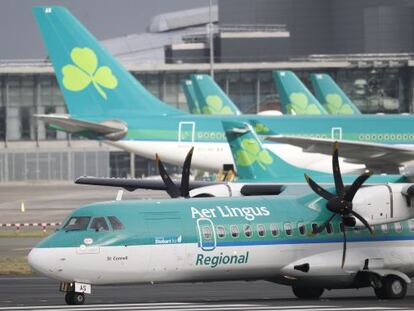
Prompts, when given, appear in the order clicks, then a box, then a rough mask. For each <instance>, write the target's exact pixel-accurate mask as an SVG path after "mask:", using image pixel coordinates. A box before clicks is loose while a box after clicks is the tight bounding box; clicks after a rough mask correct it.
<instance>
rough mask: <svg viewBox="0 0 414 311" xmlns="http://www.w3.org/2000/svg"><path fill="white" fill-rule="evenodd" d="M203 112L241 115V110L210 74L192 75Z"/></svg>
mask: <svg viewBox="0 0 414 311" xmlns="http://www.w3.org/2000/svg"><path fill="white" fill-rule="evenodd" d="M191 81H192V82H193V86H194V91H195V94H196V96H197V100H198V104H199V106H200V110H201V113H202V114H214V115H240V114H241V112H240V110H239V109H238V108H237V106H236V105H235V104H234V103H233V102H232V100H231V99H230V98H229V97H228V96H227V94H226V93H224V92H223V90H222V89H221V88H220V87H219V86H218V85H217V83H216V82H215V81H214V80H213V79H212V78H211V77H210V76H209V75H191Z"/></svg>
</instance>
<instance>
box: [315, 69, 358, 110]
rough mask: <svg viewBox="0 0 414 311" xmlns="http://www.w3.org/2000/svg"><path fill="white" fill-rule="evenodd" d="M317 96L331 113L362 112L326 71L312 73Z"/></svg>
mask: <svg viewBox="0 0 414 311" xmlns="http://www.w3.org/2000/svg"><path fill="white" fill-rule="evenodd" d="M310 80H311V82H312V86H313V89H314V91H315V96H316V98H317V99H318V100H319V102H320V103H321V104H322V105H323V106H324V107H325V109H326V111H328V112H329V113H330V114H361V112H360V111H359V109H358V108H357V106H355V104H354V103H353V102H352V101H351V100H350V99H349V97H348V96H346V94H345V93H344V91H342V90H341V88H340V87H339V86H338V85H337V84H336V83H335V81H334V80H333V79H332V78H331V76H329V75H328V74H325V73H316V74H311V78H310Z"/></svg>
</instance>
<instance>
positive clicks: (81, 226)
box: [63, 216, 91, 231]
mask: <svg viewBox="0 0 414 311" xmlns="http://www.w3.org/2000/svg"><path fill="white" fill-rule="evenodd" d="M90 220H91V217H88V216H79V217H71V218H70V219H69V220H68V222H67V223H66V224H65V226H64V227H63V229H64V230H66V231H75V230H86V228H88V224H89V221H90Z"/></svg>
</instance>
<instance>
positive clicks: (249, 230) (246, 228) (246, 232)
mask: <svg viewBox="0 0 414 311" xmlns="http://www.w3.org/2000/svg"><path fill="white" fill-rule="evenodd" d="M243 231H244V235H245V236H246V237H248V238H250V237H251V236H252V227H250V225H244V226H243Z"/></svg>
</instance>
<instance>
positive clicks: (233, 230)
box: [230, 225, 239, 238]
mask: <svg viewBox="0 0 414 311" xmlns="http://www.w3.org/2000/svg"><path fill="white" fill-rule="evenodd" d="M230 231H231V236H232V237H233V238H237V237H238V236H239V228H237V226H235V225H232V226H231V227H230Z"/></svg>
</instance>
